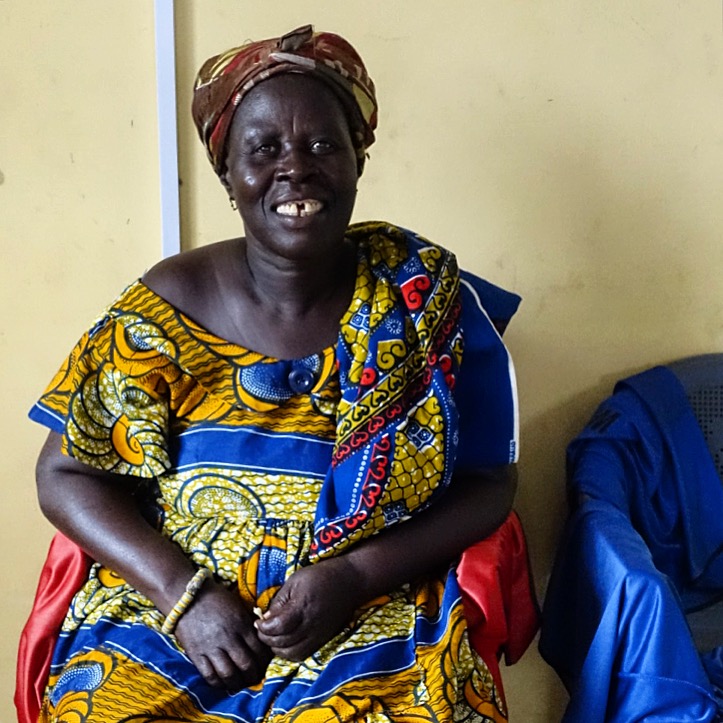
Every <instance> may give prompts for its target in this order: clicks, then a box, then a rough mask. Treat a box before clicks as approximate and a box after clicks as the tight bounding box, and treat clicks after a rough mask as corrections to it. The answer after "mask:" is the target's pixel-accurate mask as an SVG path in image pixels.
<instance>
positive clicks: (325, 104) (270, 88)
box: [222, 73, 357, 260]
mask: <svg viewBox="0 0 723 723" xmlns="http://www.w3.org/2000/svg"><path fill="white" fill-rule="evenodd" d="M226 167H227V171H226V173H225V174H224V176H223V177H222V181H223V182H224V184H225V185H226V186H227V188H228V189H229V192H230V193H231V195H232V197H233V198H234V199H235V200H236V204H237V205H238V209H239V213H240V214H241V217H242V219H243V222H244V227H245V230H246V239H247V243H248V244H256V245H257V248H258V249H261V250H263V252H265V253H270V254H272V255H277V256H281V257H284V258H287V259H290V260H292V259H293V260H304V259H306V260H311V259H313V258H319V257H320V256H321V255H323V254H326V253H328V252H329V251H332V250H334V248H335V247H336V248H338V247H339V246H340V244H341V241H342V239H343V237H344V233H345V232H346V228H347V226H348V224H349V219H350V218H351V213H352V209H353V208H354V200H355V198H356V183H357V163H356V154H355V151H354V147H353V145H352V141H351V134H350V131H349V124H348V122H347V120H346V116H345V115H344V111H343V109H342V106H341V103H340V101H339V100H338V99H337V98H336V96H335V95H334V94H333V92H332V91H331V90H330V89H328V88H327V87H326V86H325V85H324V84H323V83H322V82H321V81H318V80H316V79H314V78H311V77H309V76H307V75H301V74H297V73H293V74H292V73H288V74H284V75H279V76H276V77H274V78H270V79H269V80H266V81H264V82H262V83H260V84H259V85H258V86H256V87H255V88H253V89H252V90H251V91H249V93H248V95H247V96H246V97H245V98H244V99H243V101H242V102H241V104H240V106H239V108H238V110H237V111H236V114H235V116H234V119H233V122H232V125H231V130H230V133H229V136H228V154H227V157H226Z"/></svg>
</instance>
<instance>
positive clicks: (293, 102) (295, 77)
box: [233, 73, 347, 127]
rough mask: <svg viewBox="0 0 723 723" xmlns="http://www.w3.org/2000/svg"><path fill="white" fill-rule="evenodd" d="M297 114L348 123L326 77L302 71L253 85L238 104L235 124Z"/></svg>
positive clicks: (277, 119)
mask: <svg viewBox="0 0 723 723" xmlns="http://www.w3.org/2000/svg"><path fill="white" fill-rule="evenodd" d="M294 116H296V117H305V118H315V119H319V120H322V119H326V120H327V121H328V123H329V124H330V125H331V124H338V123H342V124H343V125H344V126H345V127H347V118H346V113H345V111H344V107H343V105H342V103H341V101H340V100H339V99H338V98H337V96H336V95H335V94H334V92H333V91H332V90H331V89H330V88H328V87H327V85H326V84H325V83H324V82H323V81H320V80H317V79H316V78H313V77H310V76H308V75H304V74H302V73H285V74H283V75H278V76H274V77H272V78H269V79H268V80H265V81H263V82H262V83H259V84H258V85H257V86H255V87H254V88H252V89H251V90H250V91H249V92H248V93H247V94H246V95H245V96H244V98H243V100H242V101H241V103H240V104H239V107H238V109H237V110H236V113H235V117H234V120H233V125H234V126H238V125H240V124H246V123H248V122H251V123H258V122H260V121H264V120H265V121H268V122H270V123H271V122H274V121H281V120H282V119H284V118H285V117H294Z"/></svg>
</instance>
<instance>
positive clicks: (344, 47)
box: [192, 25, 377, 175]
mask: <svg viewBox="0 0 723 723" xmlns="http://www.w3.org/2000/svg"><path fill="white" fill-rule="evenodd" d="M280 73H307V74H309V75H313V76H314V77H315V78H319V79H320V80H322V81H324V82H325V83H326V84H327V85H328V86H329V87H330V88H331V90H332V91H334V93H335V94H336V96H337V97H338V98H339V100H340V101H341V103H342V105H343V107H344V110H345V112H346V115H347V118H348V119H349V125H350V131H351V134H352V142H353V144H354V148H355V150H356V153H357V167H358V172H359V175H361V172H362V170H363V168H364V160H365V157H366V150H367V148H369V146H371V144H372V143H374V129H375V128H376V126H377V101H376V96H375V92H374V83H373V82H372V79H371V78H370V77H369V75H368V74H367V71H366V68H365V67H364V63H363V62H362V59H361V58H360V57H359V55H358V54H357V52H356V51H355V50H354V48H352V46H351V45H349V43H348V42H347V41H346V40H344V38H342V37H340V36H339V35H334V34H333V33H315V32H314V31H313V28H312V27H311V25H305V26H303V27H301V28H297V29H296V30H292V31H291V32H290V33H287V34H286V35H284V36H282V37H280V38H271V39H269V40H260V41H257V42H252V43H247V44H246V45H242V46H241V47H238V48H232V49H231V50H227V51H226V52H225V53H221V54H220V55H217V56H215V57H213V58H209V59H208V60H207V61H206V62H205V63H204V64H203V66H202V67H201V69H200V70H199V72H198V75H197V77H196V83H195V86H194V91H193V105H192V113H193V120H194V122H195V124H196V128H197V129H198V134H199V136H200V137H201V141H203V144H204V145H205V146H206V150H207V152H208V157H209V159H210V161H211V164H212V165H213V168H214V170H215V171H216V173H217V174H218V175H221V174H222V173H224V172H225V170H226V139H227V136H228V132H229V129H230V127H231V121H232V119H233V115H234V112H235V111H236V108H238V106H239V104H240V103H241V100H242V99H243V97H244V96H245V95H246V94H247V93H248V92H249V91H250V90H251V88H253V87H254V86H256V85H258V83H260V82H262V81H264V80H266V79H268V78H270V77H272V76H274V75H278V74H280Z"/></svg>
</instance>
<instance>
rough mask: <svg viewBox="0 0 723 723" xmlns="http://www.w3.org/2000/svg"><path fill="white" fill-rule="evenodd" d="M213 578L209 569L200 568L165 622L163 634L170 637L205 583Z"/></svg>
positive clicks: (162, 629)
mask: <svg viewBox="0 0 723 723" xmlns="http://www.w3.org/2000/svg"><path fill="white" fill-rule="evenodd" d="M209 577H211V571H210V570H209V569H208V568H207V567H202V568H200V569H199V570H198V571H197V572H196V574H195V575H194V576H193V577H192V578H191V582H189V583H188V585H186V591H185V592H184V593H183V595H181V599H180V600H179V601H178V602H177V603H176V604H175V605H174V606H173V609H172V610H171V612H170V613H168V616H167V617H166V619H165V620H164V621H163V627H162V628H161V632H162V633H165V634H166V635H170V634H171V633H172V632H173V631H174V630H175V629H176V625H178V621H179V620H180V619H181V615H183V613H185V612H186V610H188V608H189V607H190V606H191V603H192V602H193V600H194V598H195V597H196V595H197V594H198V591H199V590H200V589H201V587H202V586H203V583H204V582H206V580H207V579H208V578H209Z"/></svg>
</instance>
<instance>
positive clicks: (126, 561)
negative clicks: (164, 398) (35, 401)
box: [36, 432, 270, 689]
mask: <svg viewBox="0 0 723 723" xmlns="http://www.w3.org/2000/svg"><path fill="white" fill-rule="evenodd" d="M36 477H37V485H38V499H39V502H40V507H41V509H42V511H43V513H44V514H45V515H46V517H47V518H48V519H49V520H50V521H51V522H52V523H53V524H54V525H55V526H56V527H57V528H58V529H59V530H60V531H61V532H63V533H64V534H65V535H67V536H68V537H69V538H70V539H71V540H73V541H74V542H76V543H77V544H78V545H80V547H82V548H83V549H84V550H85V551H86V552H87V553H88V554H89V555H90V556H91V557H92V558H93V559H94V560H97V561H98V562H100V563H102V564H103V565H105V566H107V567H108V568H110V569H111V570H113V571H114V572H115V573H117V574H118V575H120V576H121V577H122V578H123V579H124V580H126V581H127V582H128V583H129V584H130V585H131V586H133V587H134V588H135V589H136V590H138V591H139V592H141V593H142V594H143V595H145V596H146V597H148V598H149V599H150V600H152V601H153V603H154V604H155V605H156V607H157V608H158V609H159V610H160V611H161V612H162V613H163V614H164V615H168V613H169V612H170V610H171V608H172V607H173V606H174V605H175V603H176V602H177V601H178V599H179V598H180V597H181V595H182V594H183V592H184V590H185V587H186V584H187V583H188V581H189V580H190V579H191V578H192V577H193V575H194V573H195V572H196V566H195V565H194V564H193V563H192V562H191V560H189V559H188V558H187V557H186V555H185V554H184V552H183V551H182V550H181V548H180V547H178V545H176V544H174V543H173V542H171V541H170V540H168V539H167V538H165V537H163V535H161V534H160V533H159V532H158V531H157V530H155V529H154V528H153V527H151V525H149V524H148V522H146V520H145V519H144V518H143V516H142V514H141V513H140V511H139V510H138V508H137V506H136V503H135V500H134V499H133V495H132V492H133V480H132V478H128V477H124V476H122V475H112V474H109V473H107V472H102V471H100V470H96V469H94V468H92V467H89V466H88V465H85V464H82V463H80V462H78V461H76V460H74V459H72V458H70V457H68V456H66V455H64V454H62V452H61V437H60V435H58V434H56V433H55V432H51V433H50V435H49V436H48V439H47V441H46V443H45V445H44V447H43V449H42V451H41V453H40V458H39V459H38V464H37V468H36ZM175 634H176V637H177V638H178V640H179V642H180V643H181V645H182V646H183V648H184V650H185V651H186V653H187V654H188V656H189V657H190V658H191V660H192V661H193V663H194V664H195V665H196V667H197V668H198V669H199V671H200V672H201V674H202V675H203V676H204V678H205V679H206V680H207V681H208V682H209V683H210V684H211V685H216V686H224V687H227V688H231V689H239V688H242V687H245V686H248V685H251V684H253V683H256V682H258V680H260V679H261V678H262V677H263V674H264V672H265V669H266V665H267V664H268V660H269V658H270V653H269V651H268V649H267V648H266V647H265V646H264V645H263V644H261V643H260V642H259V640H258V636H257V634H256V631H255V630H254V628H253V625H252V623H251V616H250V615H249V614H248V613H247V611H246V610H245V609H244V608H243V606H242V604H241V601H240V598H239V596H238V595H237V594H235V593H233V592H232V591H230V590H228V589H227V588H225V587H224V586H223V585H220V584H219V583H216V582H214V581H212V580H209V581H207V582H206V583H204V585H203V587H202V588H201V590H200V592H199V593H198V595H197V597H196V598H195V600H194V601H193V603H192V605H191V606H190V607H189V609H188V610H187V612H186V613H185V614H184V615H183V616H182V617H181V619H180V621H179V623H178V626H177V628H176V633H175Z"/></svg>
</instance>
